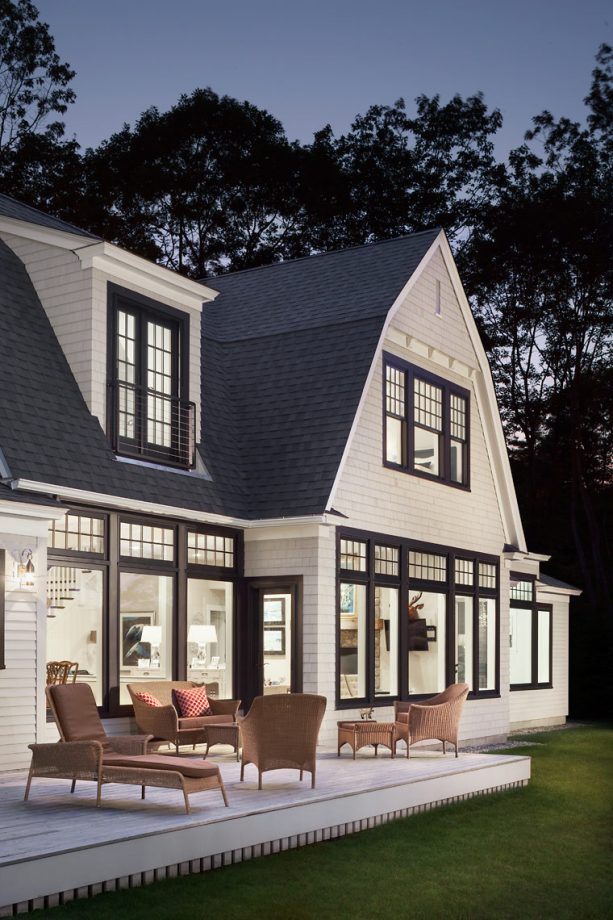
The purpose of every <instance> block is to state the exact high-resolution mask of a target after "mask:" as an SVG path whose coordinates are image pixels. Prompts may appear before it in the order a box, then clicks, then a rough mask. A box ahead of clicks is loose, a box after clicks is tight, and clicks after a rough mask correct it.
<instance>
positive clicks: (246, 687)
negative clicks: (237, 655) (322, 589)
mask: <svg viewBox="0 0 613 920" xmlns="http://www.w3.org/2000/svg"><path fill="white" fill-rule="evenodd" d="M300 587H301V585H300V583H299V581H298V580H297V579H296V580H294V579H292V580H287V581H285V580H283V581H281V580H277V579H275V580H272V579H271V580H270V581H268V580H266V581H264V579H258V580H254V581H251V582H250V583H249V585H248V592H249V597H248V605H247V610H248V619H249V623H248V630H247V631H246V635H248V636H249V637H250V638H249V639H248V647H247V649H246V655H245V664H246V669H245V673H244V681H243V682H242V683H243V690H242V692H241V697H242V700H243V707H244V708H245V709H247V708H248V707H249V706H250V705H251V702H252V700H253V698H254V697H256V696H262V695H264V696H269V695H272V694H274V693H296V692H299V691H300V690H302V667H301V665H302V630H301V616H300V609H299V605H300V594H301V592H300Z"/></svg>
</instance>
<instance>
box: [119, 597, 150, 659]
mask: <svg viewBox="0 0 613 920" xmlns="http://www.w3.org/2000/svg"><path fill="white" fill-rule="evenodd" d="M153 622H154V614H153V611H151V610H147V611H143V612H142V613H141V612H140V611H138V610H131V611H130V613H122V614H121V624H120V630H121V666H122V667H123V668H137V667H138V662H139V659H140V658H148V659H150V658H151V643H150V642H141V636H142V634H143V627H144V626H151V625H152V624H153Z"/></svg>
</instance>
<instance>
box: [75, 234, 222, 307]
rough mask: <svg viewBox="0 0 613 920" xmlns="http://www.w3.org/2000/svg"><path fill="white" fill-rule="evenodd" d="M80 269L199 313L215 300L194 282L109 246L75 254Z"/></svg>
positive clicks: (213, 294) (214, 294)
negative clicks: (143, 288)
mask: <svg viewBox="0 0 613 920" xmlns="http://www.w3.org/2000/svg"><path fill="white" fill-rule="evenodd" d="M76 255H77V256H78V258H79V261H80V263H81V267H82V268H84V269H86V268H95V269H99V270H100V271H103V272H106V273H107V274H109V275H112V276H114V277H116V278H121V280H122V281H125V282H127V283H128V284H136V285H139V286H141V287H145V288H147V289H148V290H150V291H152V292H153V293H155V294H157V295H160V296H162V297H172V298H175V299H178V300H180V301H182V302H184V303H186V305H187V306H189V307H191V308H192V309H195V310H202V306H203V303H204V302H207V301H211V300H215V298H216V297H217V296H218V294H219V292H218V291H214V290H213V289H212V288H209V287H206V286H205V285H204V284H200V283H198V282H197V281H191V280H190V279H189V278H184V277H183V276H182V275H179V274H177V272H174V271H171V269H169V268H164V267H163V266H161V265H156V264H155V263H153V262H149V261H148V260H147V259H142V258H141V257H140V256H135V255H133V254H132V253H131V252H127V251H126V250H125V249H120V248H119V246H114V245H113V244H112V243H92V244H91V245H87V246H83V241H81V246H80V248H79V249H78V250H76Z"/></svg>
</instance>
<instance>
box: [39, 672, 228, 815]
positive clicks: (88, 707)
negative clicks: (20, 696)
mask: <svg viewBox="0 0 613 920" xmlns="http://www.w3.org/2000/svg"><path fill="white" fill-rule="evenodd" d="M45 692H46V694H47V699H48V702H49V706H50V708H51V711H52V713H53V715H54V718H55V721H56V723H57V727H58V729H59V732H60V739H61V740H60V741H59V742H56V743H55V744H31V745H29V747H30V750H31V751H32V764H31V766H30V773H29V775H28V782H27V785H26V791H25V796H24V800H27V799H28V796H29V794H30V786H31V783H32V779H33V778H34V777H35V776H38V777H41V776H44V777H46V778H53V779H70V780H72V786H71V789H70V791H71V792H74V790H75V785H76V782H77V780H81V779H82V780H92V781H94V782H95V783H97V796H96V805H97V806H98V807H99V806H100V804H101V796H102V786H103V784H105V783H126V784H128V785H133V786H140V787H141V796H142V798H143V799H144V798H145V787H146V786H157V787H161V788H164V789H180V790H181V791H182V792H183V799H184V802H185V811H186V812H187V814H189V799H188V796H189V795H190V793H193V792H204V790H206V789H219V790H220V791H221V794H222V796H223V800H224V802H225V804H226V805H227V804H228V800H227V797H226V791H225V789H224V785H223V781H222V779H221V774H220V772H219V767H218V766H216V765H215V764H211V763H207V761H205V760H203V761H197V762H195V761H193V760H189V759H187V758H185V757H168V756H166V757H165V756H160V755H159V754H147V753H146V750H147V744H148V743H149V742H150V741H151V736H150V735H112V736H108V735H107V734H106V732H105V730H104V726H103V725H102V722H101V721H100V716H99V715H98V710H97V708H96V701H95V699H94V694H93V693H92V689H91V687H90V686H89V684H58V685H54V686H50V687H47V688H46V691H45Z"/></svg>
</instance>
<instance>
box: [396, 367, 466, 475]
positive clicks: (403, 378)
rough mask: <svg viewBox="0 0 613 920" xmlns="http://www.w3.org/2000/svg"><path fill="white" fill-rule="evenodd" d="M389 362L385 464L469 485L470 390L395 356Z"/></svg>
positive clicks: (416, 473)
mask: <svg viewBox="0 0 613 920" xmlns="http://www.w3.org/2000/svg"><path fill="white" fill-rule="evenodd" d="M385 362H386V363H385V436H384V460H385V463H386V465H388V466H393V467H396V468H399V469H403V470H405V471H406V472H408V473H412V474H413V475H415V476H421V477H423V478H425V479H438V480H440V481H441V482H446V483H448V484H449V485H453V486H457V487H463V488H468V486H469V479H470V477H469V462H468V454H469V437H468V432H469V405H470V403H469V393H468V390H464V389H462V388H461V387H458V386H456V385H455V384H452V383H450V382H449V381H447V380H443V379H442V378H441V377H435V376H434V375H432V374H429V373H427V372H426V371H423V370H421V368H418V367H414V366H413V365H411V364H407V363H406V362H404V361H402V360H400V359H399V358H395V357H392V356H391V355H386V356H385Z"/></svg>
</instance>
